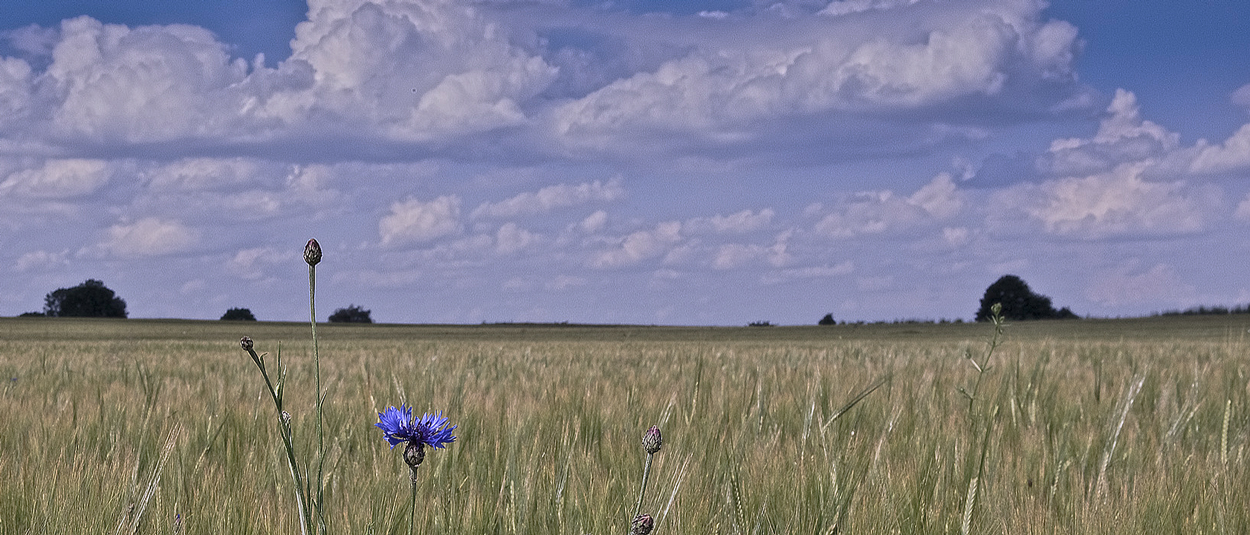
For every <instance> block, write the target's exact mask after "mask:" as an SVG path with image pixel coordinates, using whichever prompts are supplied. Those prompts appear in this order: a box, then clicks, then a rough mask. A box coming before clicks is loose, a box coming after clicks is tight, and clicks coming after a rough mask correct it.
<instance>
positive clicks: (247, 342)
mask: <svg viewBox="0 0 1250 535" xmlns="http://www.w3.org/2000/svg"><path fill="white" fill-rule="evenodd" d="M239 345H240V346H242V347H243V350H244V351H251V350H252V338H251V337H250V336H244V337H243V338H241V339H239Z"/></svg>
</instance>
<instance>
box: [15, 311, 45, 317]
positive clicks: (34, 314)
mask: <svg viewBox="0 0 1250 535" xmlns="http://www.w3.org/2000/svg"><path fill="white" fill-rule="evenodd" d="M44 316H47V314H44V313H43V312H23V313H22V315H20V316H18V317H19V318H42V317H44Z"/></svg>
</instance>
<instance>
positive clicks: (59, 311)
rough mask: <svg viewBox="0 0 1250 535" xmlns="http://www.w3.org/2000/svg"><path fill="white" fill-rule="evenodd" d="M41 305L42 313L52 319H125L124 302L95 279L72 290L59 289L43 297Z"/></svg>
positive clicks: (88, 280)
mask: <svg viewBox="0 0 1250 535" xmlns="http://www.w3.org/2000/svg"><path fill="white" fill-rule="evenodd" d="M43 303H44V304H43V313H44V314H45V315H48V316H52V317H88V318H124V317H126V301H125V300H123V299H122V298H120V297H117V294H115V293H113V290H110V289H109V288H108V287H107V286H105V285H104V283H103V282H101V281H98V280H95V279H87V280H86V281H85V282H83V283H82V284H79V285H78V286H74V287H73V288H59V289H57V290H56V291H54V292H51V293H49V294H48V295H47V296H45V297H44V299H43Z"/></svg>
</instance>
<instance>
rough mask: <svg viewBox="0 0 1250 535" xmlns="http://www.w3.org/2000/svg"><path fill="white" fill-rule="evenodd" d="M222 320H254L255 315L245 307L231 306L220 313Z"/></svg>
mask: <svg viewBox="0 0 1250 535" xmlns="http://www.w3.org/2000/svg"><path fill="white" fill-rule="evenodd" d="M221 319H222V320H223V321H256V316H254V315H252V311H251V310H248V309H246V308H232V309H229V310H227V311H226V313H225V314H222V315H221Z"/></svg>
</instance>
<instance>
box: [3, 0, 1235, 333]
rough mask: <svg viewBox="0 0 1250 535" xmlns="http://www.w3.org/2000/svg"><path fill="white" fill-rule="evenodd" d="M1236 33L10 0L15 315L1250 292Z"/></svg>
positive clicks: (510, 3)
mask: <svg viewBox="0 0 1250 535" xmlns="http://www.w3.org/2000/svg"><path fill="white" fill-rule="evenodd" d="M1248 24H1250V8H1245V7H1242V6H1241V5H1240V3H1236V2H1224V1H1214V0H1212V1H1202V2H1189V3H1179V2H1169V1H1162V0H1151V1H1144V2H1128V1H1120V0H1100V1H1097V2H1085V1H1082V2H1077V1H1066V2H1054V3H1051V4H1047V3H1043V2H1036V1H1029V0H1000V1H979V0H945V1H938V0H840V1H833V2H825V1H815V0H785V1H781V2H769V1H762V0H761V1H755V0H736V1H706V2H657V1H644V0H638V1H582V0H532V1H518V0H481V1H477V2H467V1H458V0H442V1H438V0H406V1H399V0H387V1H373V2H370V1H364V0H311V2H309V3H307V4H305V3H300V2H241V1H205V2H197V3H192V2H174V1H155V2H153V1H149V2H138V1H112V2H102V1H101V2H96V1H82V2H43V3H36V2H23V3H19V4H18V5H17V6H9V7H6V11H5V17H4V19H3V22H0V272H2V273H3V277H0V315H16V314H19V313H22V312H26V311H34V310H40V309H41V308H42V304H43V297H44V295H45V294H46V293H48V292H50V291H52V290H54V289H56V288H60V287H68V286H72V285H75V284H78V283H80V282H82V281H83V280H85V279H87V278H96V279H101V280H103V281H104V282H105V283H106V284H107V285H108V286H109V287H111V288H113V289H114V290H116V291H117V292H118V294H119V295H120V296H121V297H123V298H124V299H126V300H127V303H128V305H129V310H130V313H131V316H132V317H176V318H198V319H215V318H217V317H219V316H220V315H221V314H222V313H223V312H224V311H225V310H226V309H227V308H231V307H246V308H249V309H251V310H252V311H253V312H254V313H255V314H256V315H257V316H258V317H259V318H260V319H263V320H299V319H301V318H303V317H304V315H305V314H306V313H307V312H306V308H305V306H304V304H303V303H304V302H303V301H302V299H303V298H302V297H300V296H301V295H304V292H305V291H306V287H305V284H306V278H305V276H304V275H305V271H306V270H305V268H304V265H303V263H302V262H301V260H300V253H301V251H302V247H303V243H304V241H305V240H307V239H308V238H309V237H316V238H318V240H320V241H321V243H322V244H323V246H324V248H325V251H326V254H325V260H324V261H323V264H322V265H321V266H320V268H319V271H318V273H319V284H318V294H319V302H320V303H321V309H322V310H323V312H324V313H323V314H321V315H322V316H325V315H328V314H329V312H330V311H331V310H333V309H334V308H337V307H342V306H347V305H349V304H357V305H361V306H364V307H365V308H368V309H371V310H372V311H373V315H374V318H375V319H377V320H379V321H384V322H448V323H480V322H483V321H486V322H501V321H570V322H593V323H644V324H651V323H656V324H683V325H741V324H745V323H747V322H750V321H757V320H768V321H772V322H774V323H782V324H810V323H815V321H816V320H818V319H820V317H821V316H823V315H824V314H826V313H833V315H834V317H835V318H837V319H839V320H850V321H855V320H869V321H872V320H891V319H898V318H923V319H938V318H949V319H955V318H964V319H970V318H971V317H972V316H973V314H974V312H975V310H976V307H977V302H978V300H979V298H980V296H981V293H982V292H983V291H984V289H985V287H986V286H988V285H989V284H990V283H992V282H993V281H994V280H995V279H997V278H998V277H999V276H1001V275H1003V274H1007V273H1012V274H1016V275H1019V276H1021V277H1022V278H1024V280H1026V281H1027V282H1029V283H1030V284H1031V285H1032V287H1033V288H1034V289H1035V290H1036V291H1038V292H1040V293H1043V294H1046V295H1049V296H1050V297H1051V298H1052V299H1053V300H1054V302H1055V303H1056V305H1058V306H1068V307H1070V308H1071V309H1072V310H1074V311H1075V312H1077V313H1078V314H1081V315H1091V316H1132V315H1143V314H1148V313H1150V312H1153V311H1159V310H1168V309H1178V308H1186V307H1190V306H1195V305H1199V304H1205V305H1220V304H1223V305H1230V304H1243V303H1246V302H1250V270H1247V269H1246V268H1245V266H1246V260H1247V259H1250V233H1248V232H1247V231H1248V230H1250V180H1247V179H1248V178H1250V62H1247V61H1245V59H1244V58H1245V57H1248V56H1250V35H1247V32H1244V30H1243V28H1245V27H1246V26H1247V25H1248Z"/></svg>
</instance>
